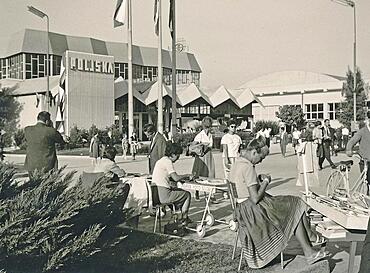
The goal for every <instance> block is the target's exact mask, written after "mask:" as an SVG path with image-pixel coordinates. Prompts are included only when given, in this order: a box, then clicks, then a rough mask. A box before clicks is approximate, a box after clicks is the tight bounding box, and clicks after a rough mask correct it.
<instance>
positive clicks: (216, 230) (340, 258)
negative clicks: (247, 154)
mask: <svg viewBox="0 0 370 273" xmlns="http://www.w3.org/2000/svg"><path fill="white" fill-rule="evenodd" d="M270 150H271V152H270V155H269V156H268V157H267V158H266V159H265V160H264V161H263V162H262V163H261V164H259V165H257V166H256V169H257V172H258V173H268V174H270V175H271V176H272V183H271V184H270V186H269V188H268V192H269V193H270V194H272V195H279V194H281V195H287V194H290V195H297V196H298V195H300V194H301V193H302V192H303V191H304V187H298V186H296V181H297V157H296V156H295V155H294V151H293V149H292V147H291V146H290V145H289V146H288V149H287V156H286V157H285V158H284V157H282V156H281V154H280V148H279V145H278V144H272V146H271V149H270ZM214 157H215V163H216V177H220V178H223V168H222V159H221V153H219V152H214ZM24 159H25V156H24V155H15V154H7V155H6V160H7V161H9V162H14V163H15V164H23V163H24ZM347 159H348V157H347V156H346V155H345V154H344V153H340V154H338V156H334V157H332V160H333V162H334V163H335V162H339V161H340V160H347ZM58 161H59V166H63V165H66V166H67V167H66V170H67V171H72V170H76V171H77V173H78V174H81V173H82V171H86V172H88V171H91V170H92V161H91V159H90V158H89V157H86V156H58ZM354 161H355V166H354V167H353V168H352V171H351V174H350V178H351V177H357V176H358V175H359V174H360V173H359V169H358V167H357V164H356V163H357V161H356V159H354ZM116 162H117V164H118V165H119V166H120V167H121V168H123V169H124V170H125V171H126V172H132V173H137V172H139V173H147V172H148V159H147V157H146V156H137V157H136V160H131V157H128V158H127V159H123V158H122V157H121V156H117V157H116ZM192 164H193V158H191V157H186V156H181V157H180V159H179V160H178V161H177V162H176V163H175V169H176V171H177V172H178V173H180V174H182V173H191V169H192ZM331 172H332V169H331V168H330V166H329V164H328V163H327V162H324V169H323V170H322V171H320V173H319V178H320V187H319V188H318V189H317V190H318V191H322V192H323V191H324V189H325V185H326V181H327V178H328V176H329V175H330V174H331ZM216 197H217V198H218V199H219V201H220V202H219V203H218V204H212V205H211V212H212V214H213V216H214V217H215V219H218V220H221V222H222V221H224V222H225V223H227V222H228V221H229V220H230V219H231V218H232V210H231V206H230V201H229V200H228V199H223V198H222V193H218V194H217V195H216ZM203 210H204V199H202V200H201V201H198V202H197V201H195V200H194V199H193V200H192V204H191V209H190V212H189V216H190V217H191V219H193V220H194V221H199V220H200V219H201V218H202V213H203ZM166 217H167V219H168V217H169V216H166ZM164 220H166V218H165V219H164ZM153 224H154V218H152V217H150V216H149V215H148V214H144V215H142V216H141V219H140V222H139V229H142V230H146V231H152V230H153ZM235 238H236V234H235V232H234V231H231V230H230V229H229V227H228V225H227V224H223V223H215V225H213V226H212V227H210V228H207V231H206V235H205V237H204V238H201V239H200V238H199V237H198V236H197V234H196V233H195V232H189V234H188V235H186V236H185V239H194V240H199V241H207V242H212V243H215V244H217V243H221V244H229V245H233V244H234V242H235ZM349 247H350V246H349V243H346V242H335V243H331V242H329V243H328V245H327V247H326V250H328V251H329V252H330V253H331V258H330V259H329V267H330V272H333V273H345V272H347V266H348V258H349ZM361 251H362V243H359V244H358V246H357V251H356V258H355V265H354V269H355V271H354V272H357V271H358V268H359V263H360V254H361ZM296 255H298V256H297V259H296V260H297V262H291V263H290V264H292V266H293V265H294V266H293V268H295V267H296V266H297V265H296V263H298V267H299V264H300V263H303V262H299V261H300V260H302V261H303V259H301V258H302V255H303V252H302V250H301V248H300V246H299V243H298V241H297V240H295V239H292V240H291V241H290V243H289V245H288V247H287V248H286V249H285V251H284V260H285V258H286V257H287V259H288V257H290V258H291V257H295V256H296ZM230 256H231V254H230ZM235 262H236V263H237V262H238V260H237V259H236V260H235ZM301 266H303V264H301ZM274 268H275V269H274ZM276 268H277V269H276ZM269 272H280V269H279V267H272V268H271V271H269ZM283 272H294V270H293V271H291V270H289V266H287V268H286V269H285V270H284V271H283ZM323 273H324V272H323Z"/></svg>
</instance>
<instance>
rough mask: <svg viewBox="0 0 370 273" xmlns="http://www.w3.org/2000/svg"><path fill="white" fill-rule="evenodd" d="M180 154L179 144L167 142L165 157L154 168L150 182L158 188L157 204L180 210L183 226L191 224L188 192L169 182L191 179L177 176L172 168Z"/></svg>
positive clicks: (187, 176)
mask: <svg viewBox="0 0 370 273" xmlns="http://www.w3.org/2000/svg"><path fill="white" fill-rule="evenodd" d="M181 153H182V147H181V146H180V144H178V143H171V142H168V143H167V146H166V150H165V155H164V156H163V157H162V158H161V159H160V160H158V161H157V163H156V164H155V166H154V170H153V176H152V181H153V184H155V185H156V186H157V187H158V197H159V202H160V203H161V204H174V205H175V207H176V209H180V210H181V213H182V221H183V222H184V224H188V223H190V222H191V221H190V220H189V218H188V211H189V207H190V199H191V195H190V192H188V191H185V190H182V189H179V188H177V187H176V185H173V183H171V182H170V178H171V179H172V180H173V181H175V182H178V181H180V180H182V179H185V178H190V179H191V178H192V175H189V174H184V175H179V174H177V173H176V171H175V169H174V167H173V163H174V162H176V161H177V160H178V159H179V157H180V154H181Z"/></svg>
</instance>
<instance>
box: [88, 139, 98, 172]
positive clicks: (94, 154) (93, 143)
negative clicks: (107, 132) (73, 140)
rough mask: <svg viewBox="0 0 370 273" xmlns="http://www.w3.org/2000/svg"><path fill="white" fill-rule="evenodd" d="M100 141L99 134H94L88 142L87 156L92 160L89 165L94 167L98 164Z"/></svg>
mask: <svg viewBox="0 0 370 273" xmlns="http://www.w3.org/2000/svg"><path fill="white" fill-rule="evenodd" d="M99 150H100V139H99V134H98V133H96V134H95V135H93V137H92V138H91V140H90V149H89V155H90V157H91V158H92V159H91V163H92V165H93V166H95V165H96V164H97V163H98V157H99V155H100V151H99Z"/></svg>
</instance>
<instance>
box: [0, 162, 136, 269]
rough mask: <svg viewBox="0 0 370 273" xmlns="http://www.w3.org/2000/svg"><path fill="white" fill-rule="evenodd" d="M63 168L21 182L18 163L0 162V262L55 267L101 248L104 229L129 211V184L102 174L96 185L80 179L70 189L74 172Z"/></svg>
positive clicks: (37, 173) (124, 216) (84, 256)
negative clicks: (89, 185)
mask: <svg viewBox="0 0 370 273" xmlns="http://www.w3.org/2000/svg"><path fill="white" fill-rule="evenodd" d="M63 170H64V168H62V169H60V170H56V171H51V172H49V173H46V174H42V173H40V172H35V173H34V175H33V176H32V178H31V179H30V180H29V181H28V182H26V183H25V184H23V185H22V186H19V185H17V184H16V183H14V179H13V176H14V174H15V168H14V166H12V165H7V164H0V263H1V264H6V265H7V266H10V267H11V265H12V263H16V262H17V261H22V263H23V262H25V261H30V263H31V262H32V265H33V266H32V267H33V268H35V265H37V266H38V267H40V269H41V268H42V270H43V271H53V272H54V271H56V270H59V269H61V268H62V267H64V266H66V265H68V264H73V263H75V262H77V261H80V260H83V259H84V258H87V257H89V256H91V255H93V254H95V253H96V252H99V251H100V250H101V249H102V248H104V247H105V245H101V246H99V244H98V242H99V241H98V240H99V238H100V237H101V236H102V234H103V232H104V230H105V229H107V228H110V227H112V226H113V225H116V224H117V219H119V220H121V219H122V220H124V219H127V218H128V217H129V216H130V211H127V210H123V209H122V207H123V204H124V202H125V198H123V197H122V196H127V188H124V190H125V191H126V193H123V192H122V191H123V190H122V188H119V187H118V186H111V187H108V186H107V185H108V184H110V181H109V180H107V178H101V179H98V180H97V181H95V183H94V184H93V186H92V188H91V189H88V190H87V189H86V188H84V187H83V186H82V182H81V181H79V182H78V183H77V184H76V185H75V186H73V187H72V188H70V189H69V188H68V187H69V186H70V185H71V183H72V181H73V178H74V175H75V172H69V173H66V174H65V173H63ZM111 241H113V242H117V241H118V239H117V238H111ZM107 243H108V244H109V243H112V242H107ZM29 266H30V265H28V267H29Z"/></svg>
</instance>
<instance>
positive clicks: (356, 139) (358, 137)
mask: <svg viewBox="0 0 370 273" xmlns="http://www.w3.org/2000/svg"><path fill="white" fill-rule="evenodd" d="M360 141H361V130H360V131H358V132H357V133H356V134H355V135H354V136H353V137H352V138H351V139H350V140H349V141H348V143H347V147H346V154H347V155H348V156H352V155H353V147H354V146H355V145H356V144H357V143H358V142H360Z"/></svg>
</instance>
